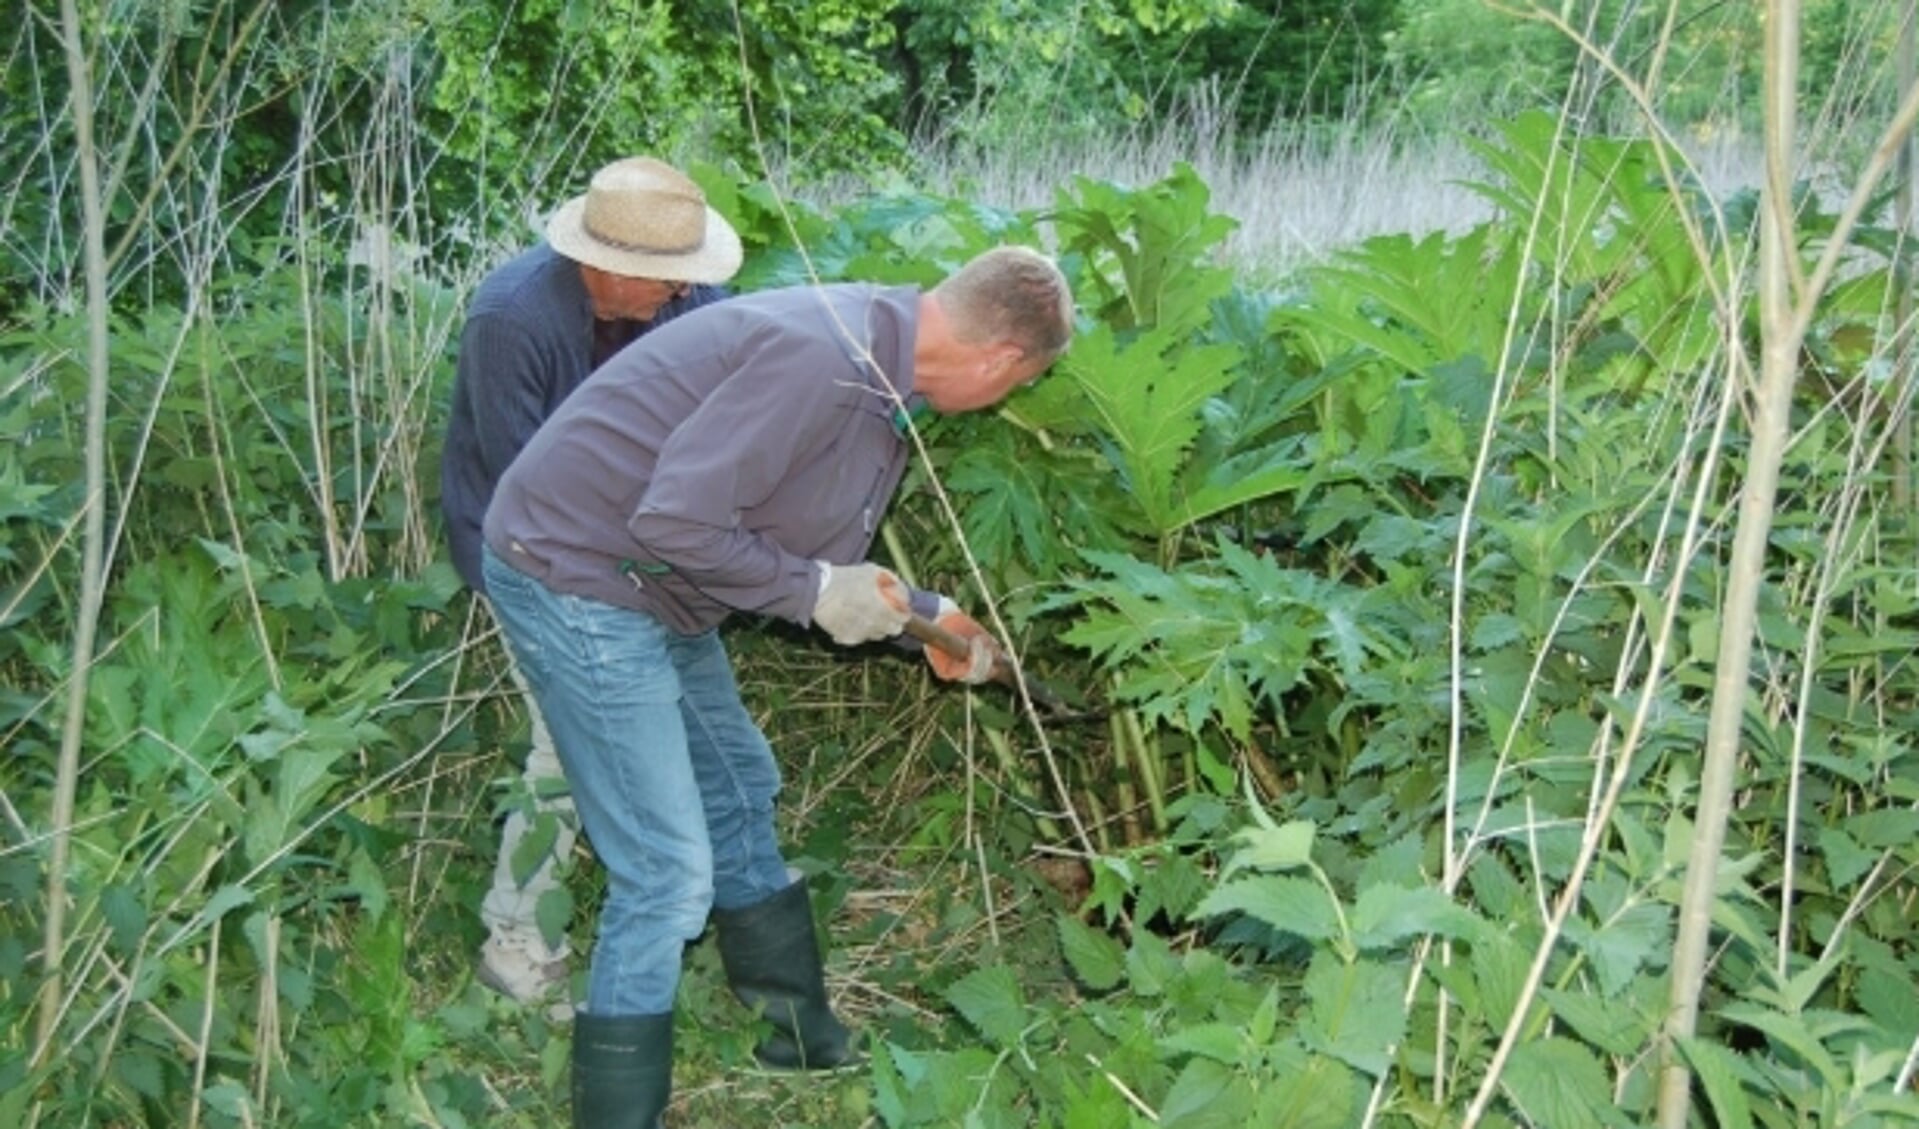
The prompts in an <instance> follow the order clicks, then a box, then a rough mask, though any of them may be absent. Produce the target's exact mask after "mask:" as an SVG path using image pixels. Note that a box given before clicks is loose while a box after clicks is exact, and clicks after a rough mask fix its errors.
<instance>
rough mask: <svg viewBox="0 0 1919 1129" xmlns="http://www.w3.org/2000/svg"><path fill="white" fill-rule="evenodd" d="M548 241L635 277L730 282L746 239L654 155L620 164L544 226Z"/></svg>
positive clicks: (574, 257)
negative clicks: (743, 239)
mask: <svg viewBox="0 0 1919 1129" xmlns="http://www.w3.org/2000/svg"><path fill="white" fill-rule="evenodd" d="M546 241H547V242H548V243H551V244H552V245H553V249H554V250H555V251H558V252H559V253H560V254H562V255H565V256H566V257H567V258H569V259H572V260H574V261H575V262H581V263H585V264H586V265H587V266H590V267H598V268H600V269H601V270H603V271H610V272H612V273H613V274H620V275H626V276H627V277H629V278H657V279H662V280H664V281H668V282H725V281H726V280H727V279H729V278H732V277H733V274H734V272H735V271H737V270H739V269H740V237H739V235H738V233H736V232H735V231H734V230H733V227H732V225H731V224H728V223H727V222H726V220H725V219H723V218H722V217H721V216H720V214H719V213H718V212H716V211H714V210H713V209H712V208H709V207H707V206H706V195H705V194H704V193H702V192H701V191H700V186H699V185H697V184H694V183H693V181H692V180H690V179H689V178H688V177H687V176H686V174H685V173H682V172H681V171H680V170H678V169H676V168H674V167H673V166H672V165H669V164H666V163H665V162H663V161H656V160H654V159H653V158H651V157H629V158H627V159H625V160H622V161H614V162H613V163H612V164H610V165H607V166H606V167H605V168H603V169H601V170H600V171H599V172H596V173H594V174H593V182H592V183H591V184H590V185H588V186H587V190H586V195H584V196H575V197H574V198H573V199H571V200H568V201H567V202H566V203H564V204H562V205H560V208H559V210H558V211H556V212H554V213H553V216H552V218H551V219H549V220H547V221H546Z"/></svg>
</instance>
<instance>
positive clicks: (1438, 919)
mask: <svg viewBox="0 0 1919 1129" xmlns="http://www.w3.org/2000/svg"><path fill="white" fill-rule="evenodd" d="M1483 924H1484V923H1483V922H1481V921H1480V920H1479V918H1478V917H1477V916H1475V915H1474V914H1473V912H1472V911H1471V910H1470V909H1468V908H1466V907H1465V906H1462V905H1460V904H1459V903H1458V902H1455V901H1453V900H1452V899H1451V898H1449V897H1447V896H1446V893H1445V891H1443V890H1440V889H1437V888H1436V887H1432V886H1421V887H1417V888H1415V889H1410V890H1409V889H1405V888H1403V887H1400V886H1394V885H1390V884H1387V883H1380V884H1378V885H1373V886H1368V887H1366V888H1365V889H1363V890H1361V891H1360V892H1359V900H1358V901H1357V902H1356V903H1354V905H1353V914H1352V927H1353V944H1354V945H1355V946H1357V947H1358V948H1359V949H1361V950H1374V949H1390V948H1393V947H1395V946H1397V945H1400V944H1403V943H1405V942H1407V941H1409V940H1413V939H1415V938H1418V937H1423V936H1427V935H1433V936H1439V937H1449V938H1453V939H1455V940H1461V939H1463V940H1470V939H1471V938H1473V937H1474V936H1476V935H1477V934H1478V933H1479V930H1480V929H1481V927H1482V926H1483Z"/></svg>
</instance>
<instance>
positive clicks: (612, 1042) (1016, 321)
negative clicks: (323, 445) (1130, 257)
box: [482, 247, 1073, 1129]
mask: <svg viewBox="0 0 1919 1129" xmlns="http://www.w3.org/2000/svg"><path fill="white" fill-rule="evenodd" d="M1072 326H1073V305H1072V296H1071V294H1070V293H1069V291H1068V288H1067V284H1066V280H1065V278H1064V277H1063V276H1062V275H1061V274H1060V271H1059V269H1058V268H1057V267H1056V266H1055V265H1054V264H1053V262H1052V261H1051V260H1050V259H1048V258H1046V257H1045V256H1043V255H1040V254H1038V253H1036V252H1034V251H1031V250H1027V249H1025V248H1019V247H1002V248H997V249H995V250H991V251H988V252H986V253H984V254H982V255H980V256H978V257H977V258H975V259H973V260H972V261H971V262H969V263H967V264H966V265H965V266H963V267H961V268H960V269H959V270H958V271H957V272H955V273H954V274H952V275H950V276H948V277H947V278H946V279H945V280H944V281H942V282H941V283H940V284H939V285H938V286H935V287H934V288H932V289H931V290H926V291H922V290H921V289H920V288H918V287H916V286H893V287H882V286H872V285H864V284H843V285H833V286H821V287H795V288H791V289H784V290H769V291H764V292H760V293H756V294H749V295H745V296H742V297H735V298H731V299H729V300H727V301H725V302H721V303H718V304H715V305H713V306H709V307H707V308H705V309H702V310H698V311H696V312H694V313H692V314H690V315H688V316H686V317H683V318H680V319H678V320H676V321H674V322H673V323H672V324H670V325H666V326H662V327H661V328H659V329H658V330H656V331H655V332H653V333H650V334H648V335H647V336H646V337H645V338H644V339H643V340H640V341H638V342H635V343H634V344H633V345H632V346H631V347H630V348H628V349H626V350H625V351H623V352H622V353H620V355H619V356H617V357H615V358H613V359H612V360H611V361H609V362H607V364H606V365H605V366H604V367H603V368H601V369H600V370H599V371H598V372H596V373H594V374H593V376H592V377H591V378H589V379H588V380H587V382H586V383H585V384H583V385H581V386H580V389H579V391H578V392H576V393H575V394H574V395H573V397H572V398H571V399H569V400H568V401H567V402H566V403H565V404H563V405H561V407H560V409H559V410H558V411H557V412H555V413H554V414H553V417H552V418H551V419H549V420H548V421H547V423H546V424H545V425H544V426H543V427H541V429H540V431H539V434H537V435H535V436H534V437H533V440H532V442H530V443H528V444H527V447H526V449H525V450H524V451H523V452H522V453H521V455H520V457H519V458H518V459H517V460H515V462H514V463H513V466H512V467H511V468H510V469H508V471H507V472H506V474H505V476H504V477H502V478H501V480H500V484H499V489H498V490H497V491H496V492H495V494H494V497H493V504H492V506H491V507H490V508H489V509H488V510H487V515H486V526H485V541H486V547H485V550H484V563H483V565H482V568H483V569H484V571H485V574H486V581H487V590H488V592H489V593H491V597H492V600H493V606H494V609H495V612H496V614H497V616H498V618H499V621H500V625H501V627H502V629H503V631H504V632H505V634H506V637H507V642H508V643H509V645H510V646H511V647H512V650H513V653H514V655H515V658H516V659H517V661H518V663H519V667H520V669H521V671H522V672H523V673H524V674H525V676H526V680H527V683H528V684H529V685H530V686H531V687H532V690H533V694H534V696H535V697H537V698H538V699H539V702H540V706H541V709H542V711H543V712H544V714H545V717H546V721H547V724H548V725H549V726H550V727H551V728H552V731H553V737H554V740H555V742H556V743H557V746H558V749H559V754H560V759H561V760H562V761H564V762H565V764H566V773H567V777H568V779H570V780H571V781H572V782H573V795H574V799H575V802H576V803H577V804H578V805H579V812H580V819H581V823H582V826H583V827H584V829H585V831H586V834H587V837H588V838H589V839H591V840H592V842H593V847H594V850H595V853H596V854H597V855H598V857H599V859H600V861H601V862H602V863H603V864H604V865H605V867H606V869H607V893H606V901H605V903H604V905H603V907H602V909H601V911H600V922H599V932H598V937H597V940H596V941H595V943H594V948H593V955H592V961H591V965H592V968H591V972H590V974H589V976H588V987H587V995H586V1003H585V1007H584V1009H583V1010H582V1011H581V1012H580V1013H579V1014H578V1015H576V1016H575V1018H574V1028H573V1076H572V1087H573V1124H574V1125H575V1126H576V1127H580V1129H629V1127H631V1129H651V1127H653V1126H655V1125H657V1124H658V1123H659V1118H660V1115H661V1111H663V1110H664V1109H665V1108H666V1104H667V1098H668V1095H669V1093H670V1091H671V1082H672V1038H673V1005H674V996H675V992H676V989H677V986H678V982H679V976H680V960H681V955H682V951H683V948H684V946H685V944H686V942H687V941H689V940H691V939H693V938H695V937H697V936H698V935H699V934H700V932H701V930H702V928H703V927H704V926H705V924H706V922H707V920H708V917H709V914H710V916H711V919H712V922H713V925H714V927H715V933H716V934H717V941H718V946H719V952H720V960H721V964H722V965H723V966H724V968H725V971H726V977H727V980H728V983H729V984H730V985H731V987H732V989H733V991H734V992H735V993H736V994H737V995H738V996H739V997H740V999H741V1000H742V1001H744V1002H745V1003H746V1004H747V1005H748V1006H750V1007H752V1008H754V1009H755V1010H756V1011H758V1012H759V1014H760V1016H761V1018H762V1019H763V1020H764V1021H765V1022H766V1023H768V1024H770V1025H771V1034H770V1035H769V1036H768V1037H767V1038H766V1039H765V1040H764V1041H763V1042H762V1043H761V1044H760V1046H759V1047H758V1049H757V1054H758V1057H759V1059H760V1061H761V1062H763V1063H765V1064H767V1065H770V1066H774V1067H787V1068H830V1067H833V1066H837V1065H841V1064H844V1063H846V1062H848V1061H850V1060H853V1059H855V1058H856V1052H855V1051H854V1049H853V1047H852V1038H851V1036H850V1034H849V1032H848V1031H847V1029H846V1027H845V1026H844V1025H843V1024H842V1023H841V1022H840V1020H839V1019H838V1017H836V1016H835V1015H834V1013H833V1011H832V1009H831V1008H830V1006H829V1004H828V1000H827V994H826V985H825V977H824V972H823V967H822V960H821V954H820V947H819V940H818V938H817V936H816V934H815V929H814V923H813V915H812V908H811V905H810V903H809V901H808V898H807V892H806V885H805V882H804V881H803V880H802V879H797V878H796V877H795V876H794V875H793V874H792V872H790V871H789V870H788V869H787V866H786V863H785V861H784V860H783V858H782V857H781V855H780V850H779V846H778V844H777V843H776V841H775V830H774V820H773V801H774V797H775V795H776V794H777V792H778V790H779V785H780V780H779V771H778V768H777V767H776V765H775V763H774V759H773V754H772V750H771V749H770V748H769V747H768V745H767V742H766V738H765V737H764V736H763V735H762V734H761V732H760V730H759V728H758V726H757V725H755V724H754V722H753V719H752V717H751V716H750V715H749V714H748V713H747V711H746V709H745V708H744V707H743V706H742V705H741V703H740V696H739V691H738V688H737V687H736V685H735V682H734V678H733V672H732V669H731V665H730V663H729V662H728V660H727V657H726V652H725V651H724V649H723V648H722V646H721V643H720V639H719V636H718V632H717V630H716V629H717V627H718V626H719V624H720V623H721V621H723V620H724V619H726V617H727V616H728V615H729V614H731V613H732V612H735V611H743V612H750V613H754V614H758V615H766V616H774V617H777V618H780V619H785V620H788V621H790V622H792V623H796V624H799V625H801V626H810V627H818V628H819V629H821V630H822V631H824V632H825V633H826V634H827V635H828V636H830V637H831V638H832V639H833V641H834V642H836V643H839V644H842V645H846V646H852V645H856V644H860V643H865V642H869V641H874V640H881V639H897V638H899V637H900V634H901V631H902V629H903V628H905V627H906V625H907V622H908V619H909V616H910V615H918V616H921V617H924V618H926V619H931V620H934V621H935V622H937V623H938V624H939V625H940V626H942V627H944V628H946V629H947V630H948V631H950V632H952V633H954V634H956V635H959V636H961V637H963V638H966V639H968V640H970V641H971V649H970V654H968V655H967V656H965V657H960V658H954V657H949V656H947V655H945V654H943V653H941V652H940V651H938V650H935V649H933V648H926V649H925V654H926V658H927V660H928V662H929V663H930V664H931V665H932V667H933V669H934V672H935V673H936V674H937V675H939V676H940V677H942V678H945V679H949V680H960V681H967V682H977V681H982V680H984V679H985V678H986V677H988V675H989V674H990V673H991V671H992V669H993V665H994V663H995V661H996V660H997V658H998V657H999V653H1000V652H999V647H998V644H997V643H995V642H994V641H993V640H992V637H991V636H990V635H989V634H988V633H987V632H986V631H985V629H984V628H982V627H981V626H980V624H979V623H978V622H976V621H975V620H974V619H972V617H970V616H968V615H966V614H965V613H964V612H962V611H960V610H959V608H958V607H957V606H956V605H955V604H954V603H953V602H952V601H951V600H948V599H946V598H945V597H942V596H939V595H937V594H935V593H932V592H922V591H916V590H913V589H911V588H909V587H908V586H907V585H906V584H905V583H904V582H902V581H901V580H900V578H899V577H898V576H896V575H894V574H893V573H892V572H890V571H888V570H886V569H884V568H881V567H879V566H877V565H874V564H872V563H870V562H868V561H867V560H866V554H867V551H868V549H869V547H870V545H871V543H872V540H873V534H874V531H875V530H876V529H877V528H878V524H879V519H880V516H881V514H882V513H883V512H884V510H885V509H886V506H887V504H888V502H889V501H890V499H891V498H892V495H893V492H894V491H895V490H896V489H897V488H898V486H899V482H900V478H901V475H902V474H903V473H904V471H905V469H906V464H907V460H908V457H909V455H910V452H911V450H912V441H911V437H910V435H909V434H908V428H909V420H910V418H911V414H912V413H913V412H914V411H915V410H917V409H919V408H921V407H925V408H928V409H931V410H933V411H936V412H962V411H970V410H973V409H977V408H984V407H987V406H990V405H992V404H995V403H998V402H999V401H1000V400H1001V399H1002V398H1003V397H1005V396H1006V395H1007V394H1008V393H1009V392H1011V391H1012V390H1013V389H1014V388H1016V387H1017V386H1019V385H1020V384H1022V383H1025V382H1028V381H1031V380H1033V379H1035V378H1037V377H1038V376H1039V375H1040V374H1041V373H1042V372H1044V371H1045V369H1046V368H1047V367H1048V366H1049V365H1050V364H1051V363H1052V362H1053V360H1054V359H1055V358H1056V357H1057V356H1059V354H1060V353H1061V352H1062V351H1063V350H1064V349H1065V348H1066V344H1067V341H1068V339H1069V336H1070V334H1071V332H1072Z"/></svg>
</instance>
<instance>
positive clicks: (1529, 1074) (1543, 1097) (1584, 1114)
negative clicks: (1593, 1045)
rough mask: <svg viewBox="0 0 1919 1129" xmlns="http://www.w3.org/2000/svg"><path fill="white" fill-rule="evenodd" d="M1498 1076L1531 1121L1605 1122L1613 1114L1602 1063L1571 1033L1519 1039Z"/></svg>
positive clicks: (1571, 1123)
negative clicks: (1563, 1036) (1575, 1039)
mask: <svg viewBox="0 0 1919 1129" xmlns="http://www.w3.org/2000/svg"><path fill="white" fill-rule="evenodd" d="M1499 1081H1500V1085H1502V1086H1503V1087H1504V1088H1505V1090H1506V1095H1507V1097H1509V1098H1510V1099H1511V1100H1512V1103H1513V1105H1515V1106H1517V1107H1518V1108H1519V1111H1520V1112H1521V1113H1522V1114H1524V1115H1525V1117H1526V1120H1527V1121H1529V1122H1531V1123H1532V1124H1534V1125H1554V1126H1558V1125H1566V1126H1573V1125H1607V1124H1612V1123H1614V1119H1615V1118H1616V1116H1617V1113H1616V1111H1615V1110H1614V1108H1613V1100H1612V1086H1611V1085H1610V1084H1609V1083H1608V1082H1607V1081H1606V1071H1605V1069H1604V1068H1603V1067H1601V1066H1600V1064H1599V1060H1598V1059H1597V1058H1595V1057H1593V1053H1592V1052H1591V1051H1589V1050H1587V1049H1586V1048H1585V1047H1583V1046H1581V1045H1580V1044H1578V1043H1575V1042H1573V1041H1572V1040H1571V1039H1565V1038H1560V1037H1558V1036H1551V1037H1548V1038H1544V1039H1529V1040H1526V1041H1524V1042H1521V1043H1520V1044H1519V1045H1518V1046H1517V1047H1515V1048H1514V1049H1513V1055H1512V1060H1511V1061H1510V1062H1508V1063H1507V1064H1506V1069H1505V1072H1504V1073H1502V1074H1501V1075H1500V1076H1499Z"/></svg>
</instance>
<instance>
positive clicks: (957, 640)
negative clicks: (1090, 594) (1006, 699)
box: [906, 615, 1070, 714]
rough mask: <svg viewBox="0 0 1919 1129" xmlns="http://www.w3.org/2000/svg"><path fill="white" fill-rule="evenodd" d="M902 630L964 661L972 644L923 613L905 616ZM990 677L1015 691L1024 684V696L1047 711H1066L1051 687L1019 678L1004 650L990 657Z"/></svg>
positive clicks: (970, 652) (1059, 712)
mask: <svg viewBox="0 0 1919 1129" xmlns="http://www.w3.org/2000/svg"><path fill="white" fill-rule="evenodd" d="M906 633H907V634H908V635H911V636H912V637H913V638H915V639H918V640H919V641H920V642H922V643H924V644H926V645H927V646H929V647H937V648H939V649H940V650H941V651H942V652H944V653H945V654H946V655H947V657H949V658H954V659H958V660H960V661H961V662H964V661H966V660H967V659H968V658H970V657H972V654H973V646H972V644H971V643H968V642H967V641H966V640H965V639H963V638H961V637H960V636H958V635H956V634H954V633H953V632H951V631H948V630H946V629H945V628H944V627H941V626H940V625H939V624H937V623H934V622H933V621H932V620H930V619H927V618H926V617H925V616H922V615H914V616H910V617H908V619H907V621H906ZM990 677H991V678H992V679H993V681H995V682H999V683H1004V684H1005V685H1006V686H1009V687H1011V688H1012V689H1013V690H1014V691H1015V692H1018V691H1019V689H1020V688H1021V687H1022V686H1024V687H1025V689H1026V693H1027V695H1028V696H1030V697H1031V698H1032V699H1033V704H1034V705H1037V706H1039V707H1040V708H1041V709H1043V710H1046V711H1047V712H1049V713H1055V714H1062V713H1067V712H1070V709H1069V707H1068V706H1067V705H1066V702H1065V700H1064V699H1062V698H1061V697H1060V696H1059V694H1058V693H1057V692H1056V691H1054V690H1053V688H1052V687H1050V686H1048V685H1046V684H1045V683H1043V682H1038V681H1035V680H1033V679H1031V678H1022V677H1020V672H1019V668H1018V667H1015V666H1014V665H1013V660H1012V659H1010V658H1008V657H1007V655H1006V652H1004V651H1000V652H998V653H997V654H996V655H995V656H994V659H993V673H992V674H991V675H990Z"/></svg>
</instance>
